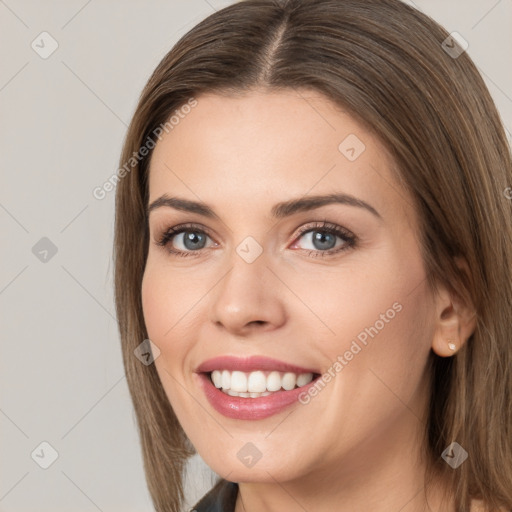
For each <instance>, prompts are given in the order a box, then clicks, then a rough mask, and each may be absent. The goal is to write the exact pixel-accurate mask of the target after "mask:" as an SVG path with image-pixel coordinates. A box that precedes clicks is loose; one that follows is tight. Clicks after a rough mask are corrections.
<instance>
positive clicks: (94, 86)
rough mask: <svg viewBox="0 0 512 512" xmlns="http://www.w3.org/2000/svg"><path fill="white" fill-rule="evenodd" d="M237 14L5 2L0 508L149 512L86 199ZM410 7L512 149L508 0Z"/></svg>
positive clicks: (105, 277) (100, 212) (97, 203)
mask: <svg viewBox="0 0 512 512" xmlns="http://www.w3.org/2000/svg"><path fill="white" fill-rule="evenodd" d="M230 3H233V1H221V0H165V1H164V0H154V1H152V2H143V1H142V0H140V1H135V0H129V1H128V0H125V1H124V2H121V1H112V0H88V1H87V0H67V1H64V0H50V1H45V2H38V1H36V0H32V1H30V0H5V1H4V0H0V55H1V63H2V66H1V70H0V109H1V110H0V141H1V159H0V162H1V163H0V165H1V187H0V223H1V229H2V231H1V243H2V253H1V254H2V261H1V265H0V311H1V324H0V325H1V329H0V333H1V342H2V354H1V359H0V361H1V363H0V364H1V367H0V379H1V390H2V394H1V399H0V428H1V443H0V450H1V451H0V460H1V463H0V512H21V511H37V512H60V511H62V512H64V511H66V512H67V511H69V510H73V511H84V512H89V511H90V512H94V511H98V510H100V511H104V512H106V511H123V512H124V511H151V510H153V507H152V505H151V502H150V498H149V494H148V492H147V489H146V486H145V481H144V475H143V470H142V458H141V454H140V446H139V441H138V437H137V433H136V429H135V418H134V413H133V410H132V405H131V401H130V398H129V394H128V390H127V385H126V379H125V377H124V373H123V367H122V362H121V351H120V343H119V339H118V336H117V327H116V323H115V315H114V305H113V300H112V297H113V293H112V264H111V251H112V235H113V220H114V192H110V193H108V194H107V195H106V197H105V198H104V199H102V200H98V199H96V198H94V197H93V194H92V191H93V189H94V188H95V187H97V186H101V185H102V184H103V183H104V182H105V180H107V179H108V178H109V177H110V176H111V175H112V174H113V173H114V172H115V171H116V169H117V163H118V158H119V154H120V150H121V143H122V140H123V138H124V135H125V132H126V127H127V124H128V122H129V120H130V117H131V115H132V113H133V111H134V108H135V105H136V101H137V98H138V95H139V93H140V91H141V89H142V87H143V86H144V84H145V82H146V80H147V79H148V78H149V75H150V73H151V72H152V70H153V69H154V67H155V66H156V65H157V64H158V62H159V61H160V59H161V58H162V57H163V56H164V54H165V53H166V52H167V51H168V50H169V49H170V48H171V46H172V45H173V44H174V43H175V42H176V41H177V39H178V38H179V37H181V36H182V35H183V34H184V33H185V32H186V31H188V30H189V29H190V28H191V27H193V26H194V25H195V24H196V23H197V22H199V21H200V20H201V19H203V18H204V17H206V16H207V15H209V14H211V13H212V12H213V11H214V10H218V9H220V8H222V7H224V6H226V5H228V4H230ZM407 3H409V4H411V5H415V6H416V7H418V8H419V9H421V10H423V11H424V12H426V13H427V14H429V15H431V16H432V17H433V18H434V19H436V20H437V21H439V22H441V23H442V24H443V25H444V26H445V27H446V28H447V29H448V30H449V31H450V32H452V31H457V32H459V33H460V34H461V35H462V36H463V37H464V39H465V40H467V42H468V43H469V47H468V50H467V51H468V52H469V54H470V55H471V56H472V57H473V59H474V60H475V62H476V64H477V65H478V67H479V69H480V71H481V73H482V74H483V76H484V78H485V81H486V83H487V84H488V86H489V88H490V91H491V93H492V95H493V97H494V99H495V101H496V103H497V105H498V108H499V109H500V112H501V114H502V117H503V121H504V123H505V125H506V127H507V130H508V134H509V137H510V132H511V130H512V71H511V65H510V62H511V61H510V53H511V52H510V50H511V49H512V30H511V29H512V0H471V1H467V0H456V1H449V2H447V1H444V0H415V1H414V2H413V1H410V0H409V1H408V2H407ZM44 32H46V33H44ZM404 44H407V41H406V40H404ZM57 45H58V46H57ZM45 467H46V469H45ZM189 475H190V476H189V479H188V480H187V495H188V505H191V504H193V503H194V502H195V501H196V500H197V499H198V498H199V497H200V496H201V495H202V494H203V493H204V492H206V491H207V490H208V489H209V488H210V486H211V485H212V482H213V474H212V473H211V472H210V471H209V470H208V468H206V466H205V465H204V463H202V461H201V460H200V459H199V458H198V457H196V458H195V459H194V460H193V462H192V464H191V466H190V471H189Z"/></svg>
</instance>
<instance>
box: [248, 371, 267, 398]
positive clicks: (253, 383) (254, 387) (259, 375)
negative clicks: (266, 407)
mask: <svg viewBox="0 0 512 512" xmlns="http://www.w3.org/2000/svg"><path fill="white" fill-rule="evenodd" d="M247 389H248V390H249V391H251V392H253V393H263V391H266V390H267V378H266V377H265V374H264V373H263V372H251V373H250V374H249V378H248V379H247Z"/></svg>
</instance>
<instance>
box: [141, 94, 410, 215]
mask: <svg viewBox="0 0 512 512" xmlns="http://www.w3.org/2000/svg"><path fill="white" fill-rule="evenodd" d="M196 99H197V105H196V106H195V107H194V108H192V109H190V111H189V113H187V114H186V115H183V116H181V117H180V119H179V122H178V123H177V124H175V125H174V126H173V128H172V129H171V130H170V131H169V132H168V133H164V134H163V136H162V138H161V140H160V141H159V142H158V143H157V145H156V147H155V149H154V151H153V155H152V157H151V165H150V179H149V200H150V202H151V201H153V200H155V199H156V198H157V197H158V196H160V195H161V194H163V193H166V192H167V193H168V192H173V193H174V192H177V193H180V194H181V195H184V196H187V197H189V198H191V199H197V198H198V197H200V198H201V199H202V200H204V201H205V202H208V203H209V204H216V203H225V202H226V201H229V202H230V204H231V205H235V204H238V205H240V207H243V206H244V205H245V206H248V205H249V204H253V203H258V204H259V205H263V204H265V202H266V201H267V200H268V201H269V204H270V203H272V204H273V203H275V202H278V201H281V200H285V199H286V198H287V197H296V196H303V195H305V194H308V193H311V194H313V193H314V194H320V193H331V192H344V193H349V194H352V195H355V196H358V197H360V198H361V199H363V200H367V199H368V200H369V199H371V202H372V203H373V204H376V206H377V207H378V208H379V207H380V210H382V211H385V210H387V209H389V207H390V205H391V204H393V205H395V206H397V207H399V206H400V205H399V204H397V200H400V198H402V200H403V199H404V197H403V196H404V194H405V192H404V191H400V193H399V194H398V196H399V197H398V198H397V197H396V196H397V189H398V188H399V185H398V184H397V183H393V182H394V177H393V176H392V172H391V167H392V166H393V165H394V164H393V161H392V159H391V157H390V155H389V153H388V152H387V150H386V149H385V147H384V146H383V145H382V144H381V143H380V141H379V140H378V139H377V138H376V137H374V136H373V135H372V134H371V133H370V132H368V131H367V130H365V129H364V128H363V127H362V126H361V125H360V124H359V123H358V122H357V121H356V120H355V119H354V118H353V117H352V116H350V115H349V114H348V113H347V112H345V111H343V109H342V107H340V106H338V105H336V104H334V103H333V102H331V101H330V100H329V99H327V98H326V97H325V96H323V95H321V94H320V93H318V92H314V91H300V92H298V91H294V90H285V91H280V92H261V91H253V92H251V93H247V94H244V95H241V96H236V97H235V96H230V97H228V96H224V95H218V94H204V95H200V96H198V97H197V98H196ZM390 185H391V186H390ZM271 196H272V199H271ZM368 202H370V201H368ZM402 206H403V207H405V206H406V205H402Z"/></svg>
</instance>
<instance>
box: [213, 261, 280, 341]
mask: <svg viewBox="0 0 512 512" xmlns="http://www.w3.org/2000/svg"><path fill="white" fill-rule="evenodd" d="M231 262H232V265H231V268H230V269H229V270H228V271H227V272H226V273H225V274H224V276H223V277H222V278H221V280H220V282H219V283H218V284H217V286H215V287H214V290H212V292H213V293H212V294H211V300H212V308H211V317H210V318H211V321H212V322H213V323H214V324H215V326H216V327H217V328H218V329H223V330H225V331H226V332H227V333H230V334H233V335H237V336H247V335H249V334H250V333H252V332H254V331H258V332H265V331H271V330H274V329H277V328H279V327H281V326H282V325H283V324H284V323H285V322H286V309H285V306H284V302H283V299H284V297H285V294H286V291H285V290H284V289H283V287H284V285H283V283H282V281H281V280H279V279H278V278H277V276H276V273H275V272H274V271H273V270H271V269H270V268H269V267H268V261H267V259H266V258H265V253H263V254H261V255H260V256H259V257H258V258H257V259H256V260H255V261H253V262H252V263H248V262H246V261H245V260H244V259H243V258H241V257H240V256H239V255H238V254H236V253H235V254H234V256H233V259H232V260H231Z"/></svg>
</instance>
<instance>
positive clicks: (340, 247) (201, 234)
mask: <svg viewBox="0 0 512 512" xmlns="http://www.w3.org/2000/svg"><path fill="white" fill-rule="evenodd" d="M208 238H210V239H211V237H210V236H209V234H208V231H207V230H205V229H204V228H203V227H201V226H197V225H195V224H182V225H179V226H174V227H172V228H169V229H167V230H166V231H165V232H164V233H163V234H162V235H161V236H160V238H159V239H158V240H157V241H156V244H157V245H159V246H162V247H166V249H167V251H169V252H170V253H171V254H175V255H177V256H180V257H187V256H198V255H200V254H201V251H202V250H203V249H205V248H206V242H207V239H208ZM301 238H304V239H305V240H306V241H307V242H308V243H310V244H311V245H312V246H313V248H312V249H310V248H309V249H308V248H302V249H303V250H305V251H307V253H308V256H310V255H314V257H317V256H321V257H323V256H330V255H332V254H336V253H339V252H342V251H346V250H348V249H350V248H352V247H354V246H355V245H356V241H357V238H356V236H355V235H354V234H353V233H352V232H351V231H349V230H348V229H345V228H343V227H341V226H338V225H336V224H331V223H328V222H325V221H324V222H316V223H313V224H309V225H307V226H304V227H303V228H301V230H300V231H299V233H298V234H297V235H296V237H295V239H294V240H296V241H297V240H300V239H301ZM336 239H339V242H338V241H337V240H336ZM296 245H297V242H294V245H292V248H296ZM213 246H217V244H216V243H214V244H213ZM299 249H300V247H299Z"/></svg>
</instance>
